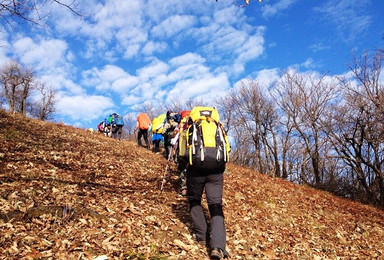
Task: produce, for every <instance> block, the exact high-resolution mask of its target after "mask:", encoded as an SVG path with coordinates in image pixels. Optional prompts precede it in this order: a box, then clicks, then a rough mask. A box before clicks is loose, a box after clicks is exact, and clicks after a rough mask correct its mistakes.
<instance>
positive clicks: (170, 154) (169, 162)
mask: <svg viewBox="0 0 384 260" xmlns="http://www.w3.org/2000/svg"><path fill="white" fill-rule="evenodd" d="M171 158H172V149H171V151H170V152H169V154H168V161H167V165H166V166H165V171H164V175H163V179H162V181H161V187H160V191H161V192H162V191H163V189H164V184H165V183H166V182H167V172H168V169H169V166H170V164H171Z"/></svg>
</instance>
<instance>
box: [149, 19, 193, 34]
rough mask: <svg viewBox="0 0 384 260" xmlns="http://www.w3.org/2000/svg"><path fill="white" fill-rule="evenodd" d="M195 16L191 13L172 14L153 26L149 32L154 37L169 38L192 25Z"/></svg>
mask: <svg viewBox="0 0 384 260" xmlns="http://www.w3.org/2000/svg"><path fill="white" fill-rule="evenodd" d="M195 23H196V18H195V17H194V16H191V15H173V16H171V17H168V18H167V19H165V20H164V21H162V22H161V23H160V24H159V25H156V26H154V27H153V29H152V31H151V33H152V34H153V36H155V37H160V38H169V37H171V36H173V35H175V34H177V33H179V32H181V31H182V30H186V29H187V28H190V27H192V26H193V25H194V24H195Z"/></svg>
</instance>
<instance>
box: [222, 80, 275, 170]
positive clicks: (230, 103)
mask: <svg viewBox="0 0 384 260" xmlns="http://www.w3.org/2000/svg"><path fill="white" fill-rule="evenodd" d="M218 102H219V103H220V105H219V107H220V108H221V110H222V111H224V115H225V117H226V118H227V120H228V121H227V123H228V127H229V130H230V131H231V135H232V136H233V137H234V139H235V145H234V147H233V150H234V151H233V154H234V156H233V161H234V162H237V163H239V164H241V165H247V166H251V167H253V168H255V169H256V170H257V171H259V172H261V173H267V174H270V175H272V176H276V177H281V173H280V166H279V160H278V151H277V136H276V132H275V129H276V122H277V121H276V119H277V117H276V116H277V115H276V110H275V106H274V104H273V103H272V102H271V100H270V99H269V98H268V97H267V95H266V91H265V90H264V89H263V88H262V87H261V85H260V84H259V83H258V82H255V81H252V80H249V81H248V82H246V83H244V82H243V83H242V85H241V87H239V88H238V89H234V90H233V91H231V92H230V93H229V94H228V95H227V96H225V97H224V98H222V99H220V100H219V101H218Z"/></svg>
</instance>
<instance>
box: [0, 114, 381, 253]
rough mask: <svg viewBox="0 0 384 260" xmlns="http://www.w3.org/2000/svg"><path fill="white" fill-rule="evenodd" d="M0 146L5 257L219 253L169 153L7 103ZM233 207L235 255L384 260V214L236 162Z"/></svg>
mask: <svg viewBox="0 0 384 260" xmlns="http://www.w3.org/2000/svg"><path fill="white" fill-rule="evenodd" d="M0 143H1V147H0V234H1V236H0V259H15V258H16V259H19V258H23V259H92V258H94V257H97V256H103V255H105V256H107V257H108V258H109V259H207V258H208V250H207V248H205V246H202V245H200V244H198V243H196V242H195V241H194V240H193V238H192V237H191V230H190V227H191V222H190V218H189V213H188V209H189V207H188V203H187V202H186V199H185V198H184V197H181V196H180V195H178V192H177V190H178V182H177V177H176V176H175V175H173V176H172V178H171V179H170V180H169V182H168V183H167V185H166V187H165V190H164V191H163V192H162V193H161V192H160V188H159V187H160V184H161V178H162V175H163V173H164V168H165V165H166V160H165V159H164V158H163V157H162V156H161V155H159V154H157V155H156V154H154V153H152V152H151V151H150V150H146V149H144V148H140V147H138V146H137V145H136V144H135V143H134V142H130V141H125V140H122V141H117V140H114V139H111V138H107V137H104V136H102V135H99V134H91V133H88V132H86V131H84V130H81V129H76V128H72V127H69V126H64V125H61V124H54V123H46V122H41V121H37V120H33V119H29V118H26V119H23V118H22V117H20V116H17V115H10V114H8V113H6V112H4V111H2V110H0ZM175 170H176V169H175V167H174V166H173V167H172V168H171V171H172V172H175ZM205 206H206V205H205ZM224 213H225V217H226V227H227V241H228V248H227V249H228V251H229V253H230V256H231V259H337V258H341V259H374V258H376V259H384V240H383V237H384V214H383V213H384V212H383V211H381V210H379V209H377V208H374V207H371V206H367V205H362V204H359V203H357V202H351V201H349V200H345V199H341V198H337V197H334V196H332V195H330V194H329V193H325V192H321V191H318V190H315V189H312V188H309V187H303V186H298V185H294V184H292V183H289V182H287V181H283V180H280V179H272V178H269V177H267V176H264V175H260V174H257V173H255V172H253V171H251V170H248V169H245V168H241V167H238V166H235V165H232V164H229V165H228V171H227V172H226V174H225V186H224ZM10 219H12V220H10Z"/></svg>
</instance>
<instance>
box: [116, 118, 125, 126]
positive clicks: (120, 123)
mask: <svg viewBox="0 0 384 260" xmlns="http://www.w3.org/2000/svg"><path fill="white" fill-rule="evenodd" d="M115 124H116V125H117V126H124V120H123V117H122V116H119V115H117V116H116V117H115Z"/></svg>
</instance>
